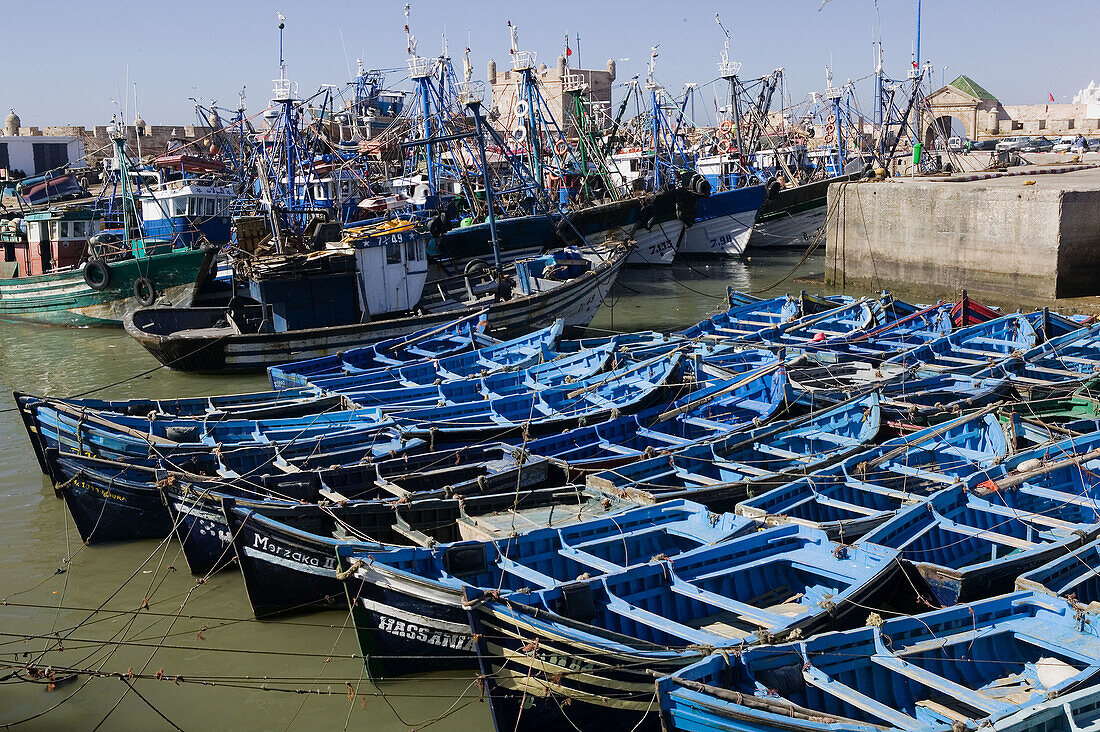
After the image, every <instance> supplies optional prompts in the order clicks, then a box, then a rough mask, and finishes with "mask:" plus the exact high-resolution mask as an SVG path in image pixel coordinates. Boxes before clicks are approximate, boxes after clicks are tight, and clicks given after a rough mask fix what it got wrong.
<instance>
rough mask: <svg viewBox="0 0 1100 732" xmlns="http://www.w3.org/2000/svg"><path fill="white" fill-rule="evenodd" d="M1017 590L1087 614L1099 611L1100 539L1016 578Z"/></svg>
mask: <svg viewBox="0 0 1100 732" xmlns="http://www.w3.org/2000/svg"><path fill="white" fill-rule="evenodd" d="M1016 589H1017V590H1029V591H1035V592H1045V593H1047V594H1049V595H1053V596H1055V597H1059V598H1064V599H1066V600H1067V601H1069V602H1071V603H1072V604H1074V605H1075V606H1078V607H1081V608H1087V609H1088V610H1089V611H1090V612H1095V611H1096V610H1100V540H1097V541H1093V542H1090V543H1088V544H1085V545H1084V546H1081V547H1078V548H1077V549H1074V550H1072V551H1070V552H1067V553H1066V554H1065V555H1063V556H1060V557H1055V558H1054V559H1052V560H1051V561H1049V562H1047V563H1046V564H1044V565H1042V566H1041V567H1036V568H1035V569H1033V570H1031V571H1030V572H1024V573H1023V574H1021V575H1020V576H1019V577H1017V578H1016Z"/></svg>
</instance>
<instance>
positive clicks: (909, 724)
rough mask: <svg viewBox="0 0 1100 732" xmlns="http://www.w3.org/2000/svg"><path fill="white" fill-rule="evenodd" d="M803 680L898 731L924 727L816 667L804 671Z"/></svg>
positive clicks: (911, 718) (906, 715)
mask: <svg viewBox="0 0 1100 732" xmlns="http://www.w3.org/2000/svg"><path fill="white" fill-rule="evenodd" d="M802 678H803V679H804V680H805V682H806V684H807V685H809V686H813V687H815V688H817V689H820V690H821V692H822V693H823V694H824V695H825V696H827V697H834V698H836V699H840V700H841V701H843V702H845V703H847V704H850V705H852V706H853V707H855V708H856V709H861V710H863V711H864V712H865V713H867V714H869V715H872V716H875V717H878V718H879V719H881V720H883V721H885V722H887V723H888V724H889V725H890V726H892V727H895V728H897V729H919V728H920V727H923V726H924V725H922V724H921V723H919V722H918V721H917V720H916V719H914V718H913V717H910V716H909V715H908V714H905V713H904V712H902V711H900V710H897V709H893V708H891V707H889V706H887V705H886V704H883V703H882V702H880V701H877V700H875V699H872V698H871V697H869V696H867V695H866V694H863V693H862V692H859V691H856V690H855V689H853V688H852V687H850V686H847V685H846V684H844V683H842V682H840V681H838V680H836V679H834V678H831V677H829V676H826V675H825V674H824V673H822V671H821V669H818V668H816V667H814V666H810V667H809V668H807V669H803V671H802Z"/></svg>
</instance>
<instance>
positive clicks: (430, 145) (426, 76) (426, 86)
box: [405, 3, 439, 196]
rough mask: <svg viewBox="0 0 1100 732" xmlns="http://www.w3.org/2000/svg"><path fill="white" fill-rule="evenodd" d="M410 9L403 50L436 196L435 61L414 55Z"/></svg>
mask: <svg viewBox="0 0 1100 732" xmlns="http://www.w3.org/2000/svg"><path fill="white" fill-rule="evenodd" d="M411 7H412V6H411V5H410V4H409V3H405V50H406V51H407V52H408V54H409V59H408V64H409V77H410V78H411V79H412V80H413V81H414V82H415V83H416V86H417V88H418V91H419V93H420V114H421V116H422V117H423V125H422V129H421V133H422V134H423V137H424V139H425V140H426V141H427V143H426V145H425V147H424V155H425V157H426V158H427V163H428V166H427V167H428V194H429V195H431V196H436V195H438V193H439V190H438V185H439V181H438V175H437V172H436V169H435V142H434V141H433V140H432V127H433V125H432V76H433V74H434V72H435V59H430V58H422V57H420V56H417V55H416V36H414V35H413V34H412V29H411V27H410V25H409V12H410V9H411Z"/></svg>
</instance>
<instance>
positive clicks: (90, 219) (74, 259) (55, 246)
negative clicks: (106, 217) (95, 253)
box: [0, 208, 102, 277]
mask: <svg viewBox="0 0 1100 732" xmlns="http://www.w3.org/2000/svg"><path fill="white" fill-rule="evenodd" d="M101 223H102V221H101V218H100V215H99V212H97V211H93V210H91V209H85V208H60V209H52V210H49V211H39V212H35V213H29V214H27V215H26V216H25V217H24V218H23V219H22V220H13V221H11V222H9V223H8V224H6V225H5V226H4V227H3V228H2V229H0V241H2V242H3V247H4V257H3V261H4V263H5V267H4V269H3V272H4V274H5V276H8V277H29V276H33V275H41V274H46V273H48V272H52V271H54V270H58V269H64V268H67V267H76V266H77V265H79V264H80V261H81V260H82V259H83V258H84V254H85V252H87V250H88V238H89V237H91V236H94V235H95V234H97V233H99V230H100V226H101Z"/></svg>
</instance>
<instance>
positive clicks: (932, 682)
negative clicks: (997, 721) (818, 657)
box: [870, 654, 1008, 716]
mask: <svg viewBox="0 0 1100 732" xmlns="http://www.w3.org/2000/svg"><path fill="white" fill-rule="evenodd" d="M870 658H871V661H872V662H873V663H875V664H877V665H879V666H882V667H883V668H886V669H889V670H891V671H894V672H895V673H898V674H900V675H902V676H905V677H907V678H910V679H913V680H914V681H917V682H919V683H921V684H923V685H924V686H925V687H927V688H929V689H934V690H936V691H939V692H941V693H943V694H945V695H947V696H948V697H949V698H952V699H955V700H957V701H961V702H962V703H964V704H966V705H967V706H970V707H974V708H975V709H977V710H978V711H980V712H984V715H985V716H990V715H992V714H995V713H997V712H1002V711H1005V709H1006V707H1007V706H1008V705H1006V704H1004V703H1001V702H998V701H996V700H994V699H992V698H990V697H988V696H986V695H984V694H982V693H981V692H975V691H974V690H972V689H968V688H966V687H965V686H963V685H961V684H956V683H955V682H953V681H951V680H949V679H946V678H944V677H942V676H939V675H938V674H934V673H932V672H930V671H926V670H925V669H923V668H921V667H920V666H918V665H916V664H915V663H906V662H904V661H902V660H901V659H900V658H896V657H895V656H884V655H880V654H875V655H872V656H871V657H870ZM979 705H980V706H979Z"/></svg>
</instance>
